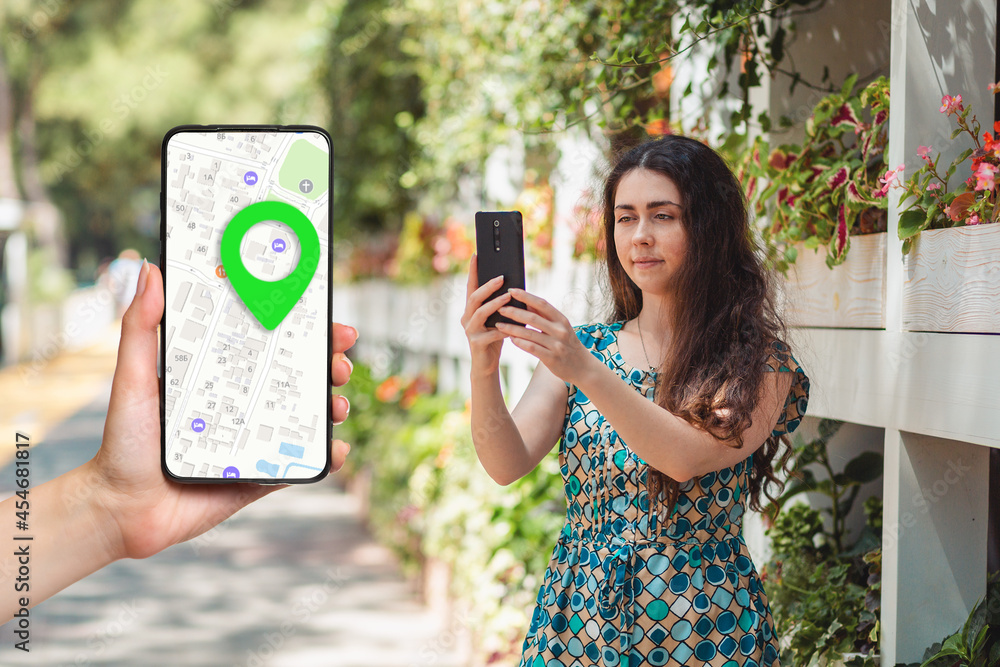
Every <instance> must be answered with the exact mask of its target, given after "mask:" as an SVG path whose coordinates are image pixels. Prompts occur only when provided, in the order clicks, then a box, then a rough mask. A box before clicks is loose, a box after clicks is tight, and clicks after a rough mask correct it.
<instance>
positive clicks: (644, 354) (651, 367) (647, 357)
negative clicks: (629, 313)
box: [635, 317, 656, 373]
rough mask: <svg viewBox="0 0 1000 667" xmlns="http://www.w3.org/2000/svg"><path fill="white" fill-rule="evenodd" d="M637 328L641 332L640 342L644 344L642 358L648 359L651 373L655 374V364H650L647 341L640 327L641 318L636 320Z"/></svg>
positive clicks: (647, 362)
mask: <svg viewBox="0 0 1000 667" xmlns="http://www.w3.org/2000/svg"><path fill="white" fill-rule="evenodd" d="M635 328H636V329H638V330H639V342H640V343H641V344H642V356H644V357H646V365H647V366H649V372H650V373H655V372H656V368H655V367H654V366H653V364H651V363H649V354H648V353H647V352H646V341H645V340H643V338H642V327H640V326H639V318H638V317H637V318H635Z"/></svg>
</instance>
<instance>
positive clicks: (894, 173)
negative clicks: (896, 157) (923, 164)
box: [875, 164, 906, 197]
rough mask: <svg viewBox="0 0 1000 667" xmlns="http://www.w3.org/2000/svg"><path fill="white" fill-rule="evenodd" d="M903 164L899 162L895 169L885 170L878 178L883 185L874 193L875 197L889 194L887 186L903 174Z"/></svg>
mask: <svg viewBox="0 0 1000 667" xmlns="http://www.w3.org/2000/svg"><path fill="white" fill-rule="evenodd" d="M905 166H906V165H902V164H901V165H899V166H898V167H896V168H895V169H890V170H889V171H887V172H885V176H883V177H881V178H880V179H878V180H879V182H880V183H882V184H883V185H882V189H881V190H879V191H878V192H876V193H875V196H876V197H884V196H886V195H887V194H889V188H890V187H891V186H892V184H893V182H895V181H896V180H897V179H898V178H901V177H902V176H903V167H905Z"/></svg>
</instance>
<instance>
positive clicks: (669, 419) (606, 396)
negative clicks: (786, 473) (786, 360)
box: [500, 290, 792, 482]
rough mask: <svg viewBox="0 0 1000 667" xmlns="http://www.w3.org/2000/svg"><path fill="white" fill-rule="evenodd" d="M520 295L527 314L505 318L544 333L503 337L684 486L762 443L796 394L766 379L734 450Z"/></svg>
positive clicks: (787, 377) (776, 376)
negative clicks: (656, 399) (641, 389)
mask: <svg viewBox="0 0 1000 667" xmlns="http://www.w3.org/2000/svg"><path fill="white" fill-rule="evenodd" d="M515 296H516V298H517V299H518V300H520V301H523V302H524V303H525V304H527V306H528V310H527V311H524V310H521V309H518V308H502V309H501V310H500V312H501V313H502V314H503V315H506V316H508V317H510V318H511V319H516V320H518V321H520V322H524V323H526V324H529V325H531V326H532V327H534V328H536V329H539V331H534V330H532V329H526V328H523V327H519V326H516V325H504V326H502V327H501V329H502V331H503V332H504V333H505V334H507V335H508V336H510V338H511V341H512V342H513V343H514V344H515V345H517V346H518V347H520V348H521V349H523V350H525V351H526V352H528V353H529V354H532V355H533V356H535V357H537V358H538V359H539V361H541V362H542V363H543V364H545V366H547V367H548V368H549V370H550V371H552V373H553V374H555V375H556V376H558V377H560V378H562V379H563V380H565V381H566V382H569V383H570V384H573V385H576V386H577V387H579V388H580V390H581V391H582V392H583V393H584V394H586V395H587V397H588V398H589V399H590V400H591V401H592V402H593V404H594V405H595V406H596V407H597V408H598V409H599V410H600V411H601V414H603V415H604V417H605V418H606V419H607V420H608V422H610V423H611V425H612V426H613V427H614V429H615V431H617V433H618V435H620V436H621V437H622V439H623V440H624V441H625V442H626V443H627V444H628V446H629V448H630V449H631V450H632V451H634V452H635V453H636V454H637V455H638V456H639V457H641V458H642V459H643V460H644V461H646V463H648V464H649V465H651V466H652V467H654V468H656V469H657V470H659V471H661V472H663V473H664V474H666V475H668V476H670V477H671V478H672V479H675V480H677V481H678V482H685V481H687V480H689V479H691V478H693V477H697V476H699V475H703V474H705V473H709V472H712V471H714V470H721V469H722V468H728V467H731V466H733V465H735V464H737V463H739V462H740V461H742V460H743V459H745V458H746V457H747V456H749V455H750V454H751V453H753V452H754V451H756V450H757V449H758V448H759V447H760V446H761V445H763V444H764V442H765V441H766V440H767V438H768V437H769V436H770V434H771V430H772V427H773V426H774V424H775V423H776V422H777V421H778V417H779V415H780V414H781V410H782V409H783V407H784V404H785V398H786V397H787V396H788V391H789V389H790V388H791V382H792V374H791V373H768V374H767V375H766V376H765V379H764V383H763V387H762V390H761V397H760V400H759V402H758V404H757V408H756V409H755V410H754V412H753V415H752V424H751V426H750V427H749V428H747V429H746V430H745V431H744V432H743V446H742V447H741V448H736V447H733V446H731V445H729V444H726V442H725V441H723V440H720V439H719V438H716V437H715V436H713V435H712V434H710V433H708V432H707V431H704V430H702V429H700V428H698V427H696V426H693V425H691V424H690V423H688V422H687V421H685V420H684V419H681V418H680V417H678V416H676V415H674V414H672V413H670V412H668V411H667V410H664V409H663V408H661V407H660V406H659V405H656V404H655V403H653V402H652V401H650V400H648V399H646V398H645V397H643V396H642V395H640V394H639V393H638V392H637V391H635V390H634V389H632V388H631V387H630V386H628V384H626V383H625V382H623V381H622V379H621V378H620V377H618V374H617V373H615V372H614V371H613V370H611V369H610V368H608V367H607V366H605V365H604V364H602V363H601V362H600V361H599V360H598V359H596V358H595V357H594V356H593V355H591V354H590V352H588V351H587V350H586V348H584V347H583V345H582V344H581V343H580V341H579V339H577V337H576V334H575V333H574V331H573V328H572V326H570V324H569V321H568V320H567V319H566V318H565V317H564V316H563V315H562V314H561V313H560V312H559V311H558V310H556V309H555V308H553V307H552V306H551V305H550V304H549V303H547V302H546V301H544V300H543V299H540V298H538V297H536V296H533V295H531V294H528V293H527V292H524V291H522V290H517V291H516V292H515Z"/></svg>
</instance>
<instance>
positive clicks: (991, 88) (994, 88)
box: [986, 81, 1000, 95]
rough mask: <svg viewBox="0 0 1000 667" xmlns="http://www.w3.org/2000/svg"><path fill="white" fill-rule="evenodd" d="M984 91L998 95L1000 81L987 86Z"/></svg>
mask: <svg viewBox="0 0 1000 667" xmlns="http://www.w3.org/2000/svg"><path fill="white" fill-rule="evenodd" d="M986 90H988V91H990V92H991V93H993V94H994V95H996V94H997V93H1000V81H997V82H996V83H990V84H987V85H986Z"/></svg>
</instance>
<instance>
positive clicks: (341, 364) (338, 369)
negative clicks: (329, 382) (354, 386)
mask: <svg viewBox="0 0 1000 667" xmlns="http://www.w3.org/2000/svg"><path fill="white" fill-rule="evenodd" d="M353 371H354V364H353V363H351V360H350V359H348V357H347V355H346V354H344V353H343V352H337V353H335V354H334V355H333V366H332V368H331V373H330V375H331V376H332V378H333V385H334V386H335V387H340V386H342V385H345V384H347V381H348V380H350V379H351V373H352V372H353Z"/></svg>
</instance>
